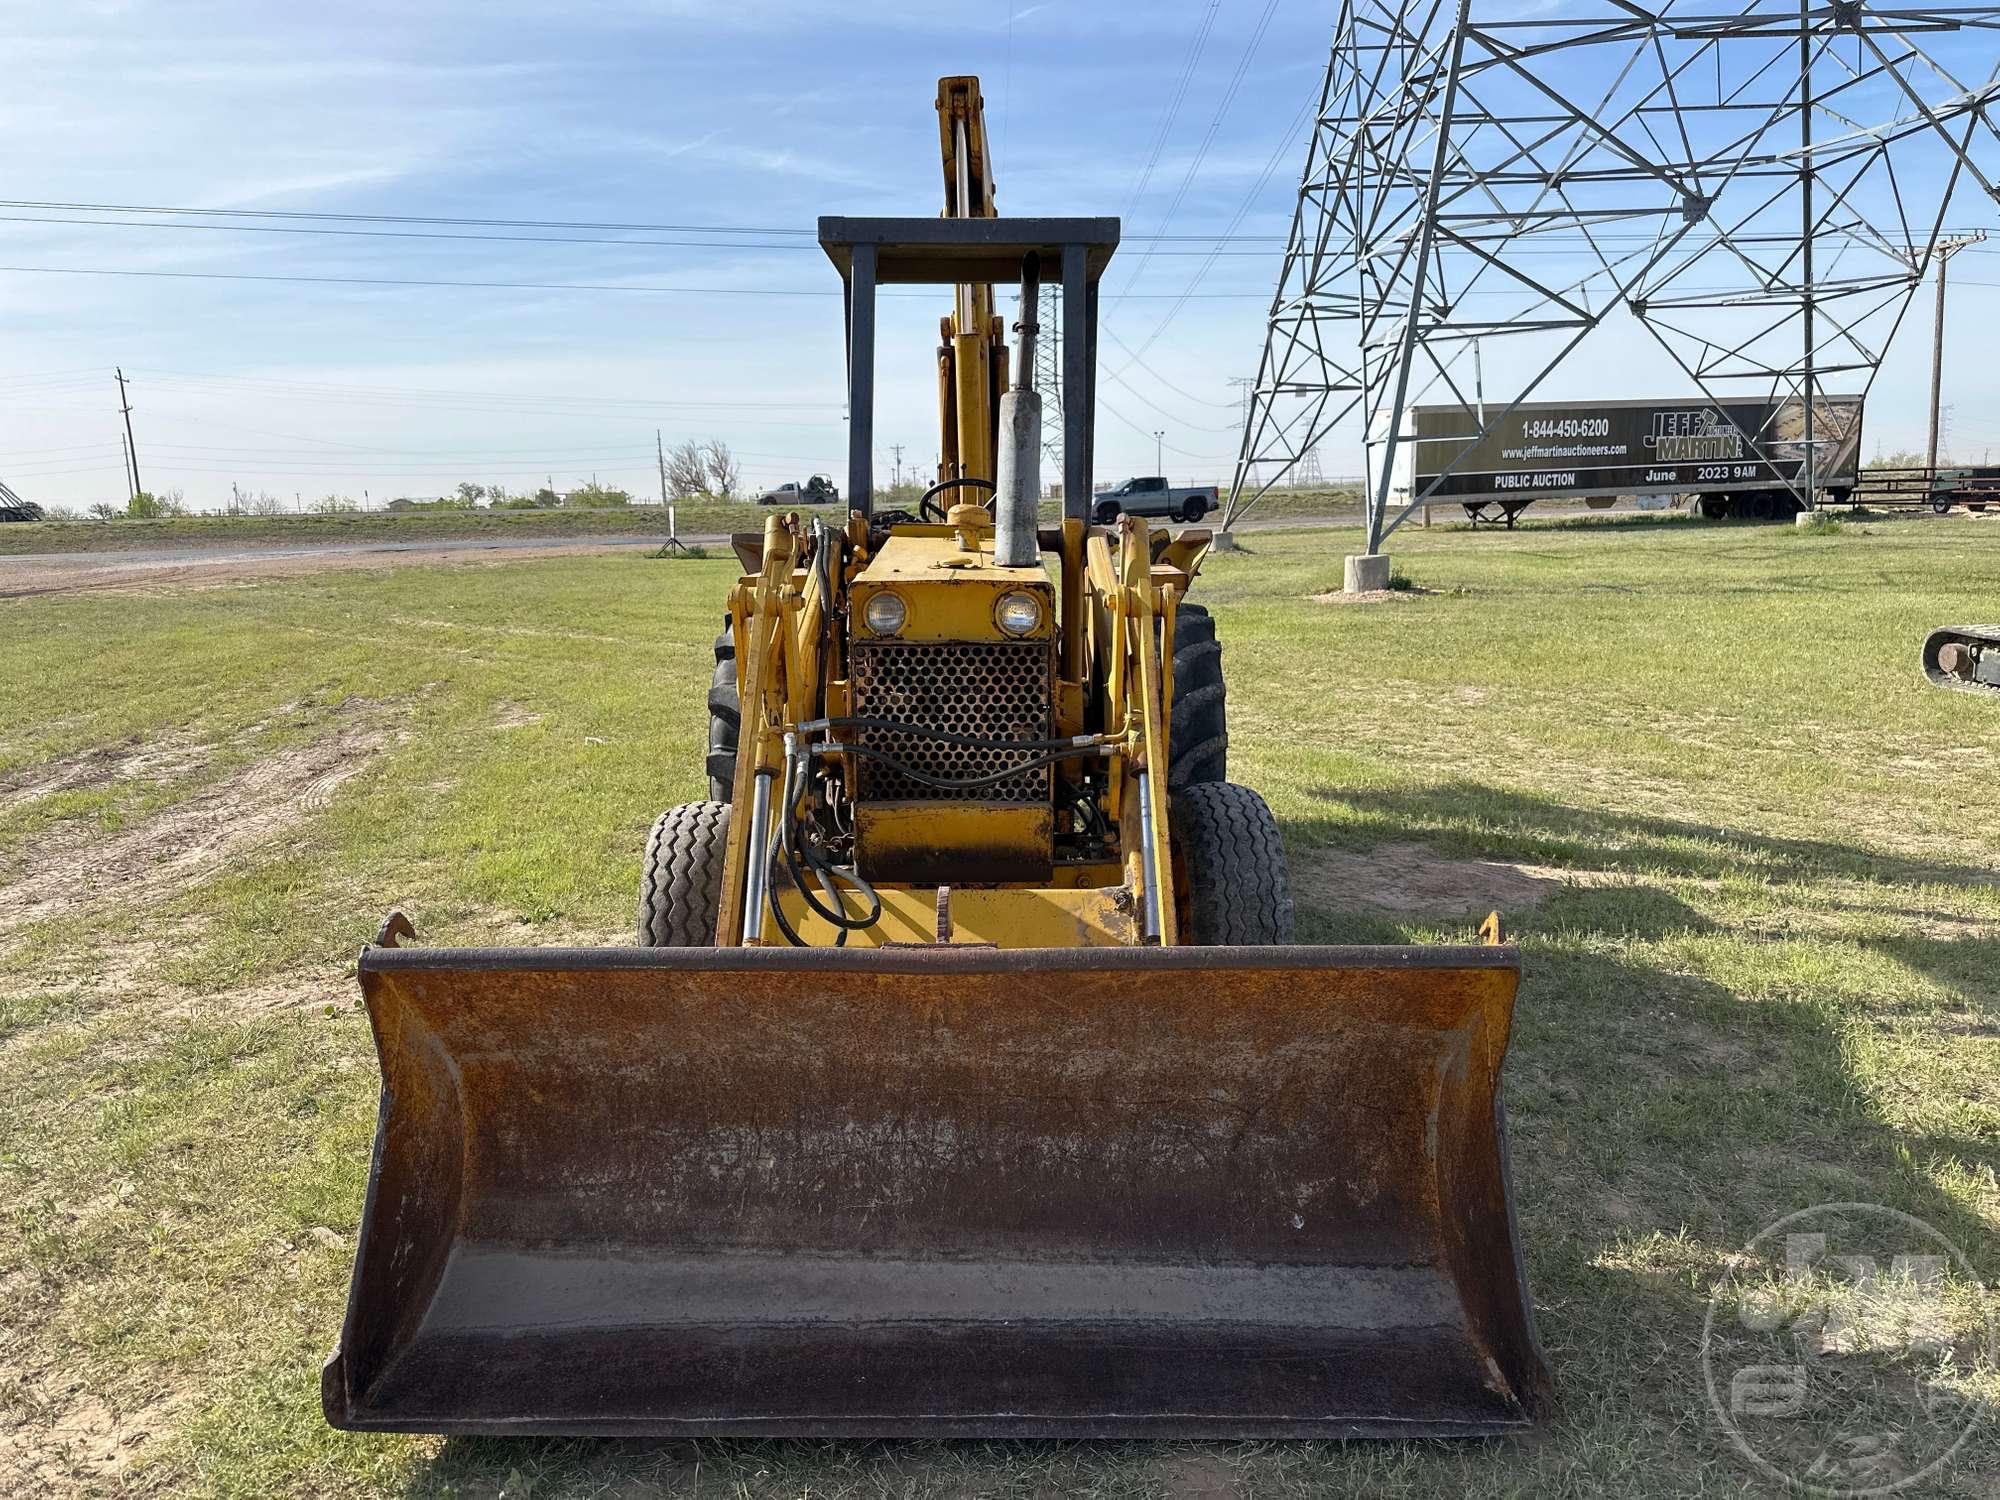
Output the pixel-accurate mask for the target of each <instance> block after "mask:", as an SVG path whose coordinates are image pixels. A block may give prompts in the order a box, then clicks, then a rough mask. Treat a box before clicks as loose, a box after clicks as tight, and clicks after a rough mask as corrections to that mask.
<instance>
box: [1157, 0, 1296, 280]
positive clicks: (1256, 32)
mask: <svg viewBox="0 0 2000 1500" xmlns="http://www.w3.org/2000/svg"><path fill="white" fill-rule="evenodd" d="M1277 9H1278V0H1264V11H1263V14H1262V15H1260V16H1258V18H1257V25H1256V26H1255V28H1253V29H1252V31H1251V33H1250V43H1249V45H1248V46H1246V47H1245V48H1244V49H1243V56H1242V57H1241V58H1239V59H1238V60H1237V63H1236V71H1235V72H1234V73H1232V74H1231V75H1230V78H1229V86H1228V87H1227V88H1226V89H1224V90H1223V93H1222V98H1221V100H1220V102H1218V103H1217V105H1216V107H1215V118H1214V119H1212V120H1210V121H1209V122H1208V129H1207V131H1206V132H1204V133H1203V135H1202V138H1201V144H1200V145H1199V146H1198V147H1196V148H1195V153H1194V155H1193V156H1192V157H1191V158H1189V160H1188V166H1187V171H1186V172H1184V173H1182V174H1181V185H1180V187H1179V188H1177V189H1176V190H1175V191H1174V196H1173V201H1172V202H1171V203H1169V204H1168V205H1167V213H1166V217H1165V218H1163V219H1161V221H1160V233H1162V234H1165V233H1166V231H1167V226H1168V225H1170V224H1172V223H1173V221H1174V215H1175V214H1177V213H1179V212H1180V209H1181V204H1182V202H1183V201H1185V200H1186V198H1187V194H1188V188H1189V187H1191V186H1192V185H1193V183H1194V179H1195V174H1196V173H1198V172H1199V171H1200V170H1201V164H1202V163H1203V162H1204V161H1206V160H1207V159H1208V151H1209V147H1211V146H1213V145H1214V144H1215V137H1216V133H1217V132H1218V131H1219V130H1221V128H1222V119H1223V116H1225V115H1227V114H1228V113H1229V106H1230V105H1231V104H1233V103H1235V102H1236V95H1237V92H1238V91H1239V90H1240V89H1241V88H1242V87H1243V79H1244V77H1245V75H1246V74H1248V73H1249V71H1250V61H1251V59H1252V58H1254V57H1255V56H1256V55H1257V49H1258V48H1259V47H1260V46H1262V45H1263V42H1264V34H1265V33H1266V32H1267V31H1269V30H1270V29H1271V17H1272V16H1273V15H1275V14H1276V13H1277ZM1152 257H1153V247H1152V246H1151V245H1148V246H1147V247H1146V248H1145V250H1143V251H1142V252H1140V255H1139V264H1138V265H1136V266H1134V267H1133V268H1132V274H1131V276H1129V277H1128V278H1127V279H1126V282H1125V288H1126V290H1127V291H1128V292H1129V291H1130V290H1131V289H1132V288H1133V287H1135V286H1137V285H1138V284H1139V278H1140V276H1142V275H1143V274H1144V273H1145V270H1146V265H1147V263H1148V262H1149V261H1150V260H1151V259H1152Z"/></svg>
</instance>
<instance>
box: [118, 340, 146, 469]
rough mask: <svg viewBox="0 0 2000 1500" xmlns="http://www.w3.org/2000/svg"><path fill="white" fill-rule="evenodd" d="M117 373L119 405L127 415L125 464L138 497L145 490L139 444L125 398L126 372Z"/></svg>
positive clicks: (129, 408) (130, 407) (130, 408)
mask: <svg viewBox="0 0 2000 1500" xmlns="http://www.w3.org/2000/svg"><path fill="white" fill-rule="evenodd" d="M116 373H117V375H118V405H119V408H120V409H121V410H122V411H123V412H124V413H125V464H126V467H127V468H129V469H130V470H131V471H132V493H133V495H134V496H135V497H136V496H137V495H138V493H139V492H140V491H141V490H143V489H144V488H145V486H144V485H142V484H141V483H139V444H138V440H137V439H135V438H134V437H133V436H132V403H131V402H130V401H129V400H127V399H126V396H125V372H124V370H122V369H120V370H118V371H117V372H116Z"/></svg>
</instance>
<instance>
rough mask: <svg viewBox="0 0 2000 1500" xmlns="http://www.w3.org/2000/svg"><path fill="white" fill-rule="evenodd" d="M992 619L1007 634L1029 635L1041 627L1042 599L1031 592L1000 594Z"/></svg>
mask: <svg viewBox="0 0 2000 1500" xmlns="http://www.w3.org/2000/svg"><path fill="white" fill-rule="evenodd" d="M993 621H994V623H995V624H997V625H998V626H999V627H1000V628H1001V629H1002V630H1004V631H1005V632H1006V633H1007V634H1008V635H1030V634H1032V633H1033V632H1035V631H1036V630H1039V629H1040V628H1041V624H1042V601H1041V600H1039V599H1037V598H1036V597H1035V596H1034V595H1033V594H1023V593H1019V592H1016V593H1012V594H1002V595H1001V596H1000V602H999V603H998V604H996V605H995V606H994V607H993Z"/></svg>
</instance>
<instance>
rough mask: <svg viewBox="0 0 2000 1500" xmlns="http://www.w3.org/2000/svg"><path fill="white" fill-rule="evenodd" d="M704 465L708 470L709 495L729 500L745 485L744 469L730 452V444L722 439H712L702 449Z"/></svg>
mask: <svg viewBox="0 0 2000 1500" xmlns="http://www.w3.org/2000/svg"><path fill="white" fill-rule="evenodd" d="M702 463H703V465H704V467H706V468H707V470H708V489H709V493H711V494H714V495H720V496H721V497H722V498H723V499H725V500H727V499H728V498H729V497H730V496H731V495H733V494H735V493H736V488H737V486H738V485H740V484H742V483H743V470H742V467H741V466H740V465H739V464H738V463H737V462H736V455H735V454H733V453H731V452H730V451H729V444H727V443H725V442H723V441H722V439H721V438H710V439H709V440H708V442H707V444H706V445H705V446H704V447H703V449H702Z"/></svg>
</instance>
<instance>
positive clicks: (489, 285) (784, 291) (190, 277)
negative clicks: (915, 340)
mask: <svg viewBox="0 0 2000 1500" xmlns="http://www.w3.org/2000/svg"><path fill="white" fill-rule="evenodd" d="M0 272H9V273H13V274H18V275H38V276H140V277H152V278H162V279H166V280H170V281H266V282H297V283H304V284H307V285H314V286H428V287H470V288H475V289H480V290H494V291H521V292H642V293H666V294H669V295H678V296H689V297H838V296H840V295H841V294H840V293H839V292H837V291H820V290H815V289H810V288H805V287H768V286H647V285H630V284H628V285H624V286H617V285H613V284H611V283H608V282H584V281H468V280H457V279H448V278H444V277H417V276H279V275H260V274H256V273H253V272H248V271H138V270H130V269H126V268H122V267H105V266H0ZM879 295H880V296H882V297H900V298H902V299H903V300H922V301H928V300H930V298H929V297H928V296H927V295H926V294H925V293H922V292H903V293H898V292H882V293H880V294H879ZM1196 295H1198V296H1201V297H1204V298H1210V299H1215V300H1229V301H1238V300H1243V299H1252V300H1257V301H1261V300H1263V297H1264V294H1263V293H1262V292H1202V293H1197V294H1196ZM1173 296H1174V294H1173V293H1172V292H1119V293H1117V294H1115V295H1113V296H1111V297H1108V298H1106V299H1105V300H1106V301H1109V302H1120V301H1147V302H1152V301H1166V300H1168V299H1170V298H1172V297H1173Z"/></svg>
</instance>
